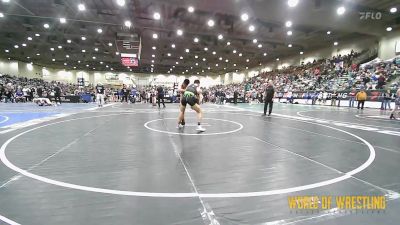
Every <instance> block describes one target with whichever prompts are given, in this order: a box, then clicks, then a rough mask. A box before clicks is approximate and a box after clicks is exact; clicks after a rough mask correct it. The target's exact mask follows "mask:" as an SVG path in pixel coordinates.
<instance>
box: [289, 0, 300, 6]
mask: <svg viewBox="0 0 400 225" xmlns="http://www.w3.org/2000/svg"><path fill="white" fill-rule="evenodd" d="M298 3H299V0H288V5H289V7H295V6H296V5H297V4H298Z"/></svg>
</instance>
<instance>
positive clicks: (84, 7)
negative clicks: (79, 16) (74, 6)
mask: <svg viewBox="0 0 400 225" xmlns="http://www.w3.org/2000/svg"><path fill="white" fill-rule="evenodd" d="M78 9H79V11H85V10H86V6H85V5H84V4H79V5H78Z"/></svg>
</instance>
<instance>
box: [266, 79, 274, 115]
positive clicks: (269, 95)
mask: <svg viewBox="0 0 400 225" xmlns="http://www.w3.org/2000/svg"><path fill="white" fill-rule="evenodd" d="M274 94H275V90H274V86H273V85H272V81H269V82H268V86H267V88H266V89H265V99H264V116H266V115H267V109H268V106H269V111H268V116H270V115H271V113H272V106H273V104H274V100H273V99H274Z"/></svg>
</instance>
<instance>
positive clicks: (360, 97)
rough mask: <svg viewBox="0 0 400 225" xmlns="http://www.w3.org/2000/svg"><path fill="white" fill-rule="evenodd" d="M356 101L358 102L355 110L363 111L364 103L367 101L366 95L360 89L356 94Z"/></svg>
mask: <svg viewBox="0 0 400 225" xmlns="http://www.w3.org/2000/svg"><path fill="white" fill-rule="evenodd" d="M356 100H357V101H358V105H357V109H360V105H361V109H364V103H365V101H366V100H367V93H366V92H365V91H364V90H363V89H361V90H360V91H359V92H358V93H357V94H356Z"/></svg>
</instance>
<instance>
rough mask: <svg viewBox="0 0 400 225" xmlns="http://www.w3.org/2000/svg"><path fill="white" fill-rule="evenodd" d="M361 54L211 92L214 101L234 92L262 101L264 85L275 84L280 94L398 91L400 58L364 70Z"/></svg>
mask: <svg viewBox="0 0 400 225" xmlns="http://www.w3.org/2000/svg"><path fill="white" fill-rule="evenodd" d="M358 55H359V54H358V53H356V52H353V51H352V52H351V53H350V54H349V55H345V56H342V55H338V56H336V57H332V58H331V59H321V60H314V61H313V62H310V63H306V64H305V63H302V64H301V65H300V66H289V67H287V68H282V69H281V70H275V71H271V72H264V73H261V74H259V75H258V76H255V77H252V78H250V79H248V80H245V81H244V82H242V83H238V84H230V85H218V86H214V87H211V88H209V89H208V93H209V95H210V97H209V99H210V100H211V101H215V102H218V99H220V98H229V97H231V96H232V95H233V94H234V93H235V92H237V93H238V94H239V96H241V97H245V98H246V99H252V100H257V99H262V95H263V92H264V90H265V85H266V84H267V82H268V81H272V82H273V85H274V87H275V90H276V91H277V92H278V93H291V92H318V93H320V92H321V93H322V92H327V91H328V92H334V91H345V90H351V89H353V88H354V89H357V90H359V89H364V90H378V89H389V90H396V89H397V88H398V86H399V81H398V78H399V74H400V59H397V61H396V59H393V60H390V61H386V62H375V63H371V64H369V65H365V66H364V67H362V68H361V67H360V65H357V64H355V63H353V61H354V59H356V58H357V56H358Z"/></svg>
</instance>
